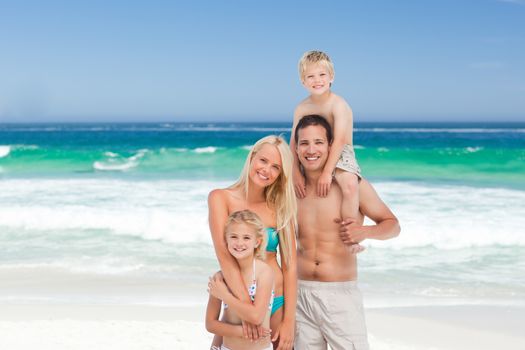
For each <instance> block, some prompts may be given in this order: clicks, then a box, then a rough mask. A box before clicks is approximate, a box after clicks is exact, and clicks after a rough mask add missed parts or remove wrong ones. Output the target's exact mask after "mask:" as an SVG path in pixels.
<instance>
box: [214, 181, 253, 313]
mask: <svg viewBox="0 0 525 350" xmlns="http://www.w3.org/2000/svg"><path fill="white" fill-rule="evenodd" d="M208 210H209V212H208V220H209V223H210V232H211V237H212V239H213V246H214V248H215V255H217V259H218V260H219V265H220V267H221V271H222V274H223V276H224V279H225V280H226V283H227V284H228V286H230V289H231V291H232V293H233V295H235V296H236V297H237V298H239V299H241V300H244V301H250V296H249V295H248V291H247V290H246V288H245V287H244V282H243V280H242V276H241V272H240V270H239V265H238V264H237V261H236V260H235V258H234V257H233V256H231V254H230V253H229V252H228V247H226V242H225V240H224V226H225V225H226V220H227V219H228V203H227V200H226V194H225V193H224V190H213V191H211V192H210V195H209V196H208ZM241 318H242V317H241Z"/></svg>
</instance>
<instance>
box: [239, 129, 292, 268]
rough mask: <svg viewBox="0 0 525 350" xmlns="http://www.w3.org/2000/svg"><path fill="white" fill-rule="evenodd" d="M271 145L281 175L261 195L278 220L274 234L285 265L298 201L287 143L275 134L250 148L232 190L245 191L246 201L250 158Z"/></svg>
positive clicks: (290, 252) (290, 153)
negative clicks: (277, 160) (275, 233)
mask: <svg viewBox="0 0 525 350" xmlns="http://www.w3.org/2000/svg"><path fill="white" fill-rule="evenodd" d="M266 144H269V145H273V146H275V147H276V148H277V150H278V151H279V154H280V155H281V162H282V169H281V173H280V174H279V176H278V177H277V179H276V180H275V182H274V183H273V184H271V185H270V186H267V187H266V188H265V189H264V196H265V198H266V204H267V205H268V207H270V208H271V209H273V210H275V216H276V221H277V227H276V230H277V234H278V235H279V245H280V248H281V251H282V252H283V254H282V256H281V259H282V260H283V261H284V263H286V264H288V262H289V261H290V256H291V254H292V249H295V247H292V237H294V235H295V227H296V223H297V221H296V217H297V214H296V213H297V200H296V199H295V192H294V188H293V184H292V165H293V156H292V152H291V151H290V147H289V146H288V144H287V143H286V141H285V140H284V139H283V138H282V137H280V136H275V135H269V136H266V137H263V138H262V139H260V140H259V141H257V142H256V143H255V145H253V147H252V149H251V150H250V153H248V157H246V162H245V163H244V167H243V169H242V172H241V175H240V176H239V179H238V180H237V182H236V183H234V184H233V185H232V186H231V188H240V189H242V190H243V191H244V194H245V196H246V198H248V191H249V184H250V181H249V174H250V167H251V164H252V160H253V157H254V156H255V155H256V154H257V152H259V151H260V150H261V148H262V147H263V146H264V145H266Z"/></svg>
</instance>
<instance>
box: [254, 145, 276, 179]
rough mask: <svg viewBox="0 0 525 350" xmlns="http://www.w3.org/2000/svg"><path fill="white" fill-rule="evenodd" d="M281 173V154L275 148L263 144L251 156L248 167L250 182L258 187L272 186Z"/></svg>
mask: <svg viewBox="0 0 525 350" xmlns="http://www.w3.org/2000/svg"><path fill="white" fill-rule="evenodd" d="M281 171H282V161H281V154H280V153H279V150H278V149H277V147H275V146H274V145H271V144H268V143H266V144H264V145H263V146H262V147H261V149H260V150H259V151H258V152H257V153H256V154H255V155H254V156H253V158H252V161H251V167H250V174H249V177H250V180H251V182H252V183H253V184H254V185H256V186H260V187H267V186H270V185H271V184H273V183H274V182H275V181H276V180H277V178H278V177H279V175H280V174H281Z"/></svg>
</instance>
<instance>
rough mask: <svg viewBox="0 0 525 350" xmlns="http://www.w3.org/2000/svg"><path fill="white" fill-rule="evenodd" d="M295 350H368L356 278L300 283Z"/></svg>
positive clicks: (361, 298)
mask: <svg viewBox="0 0 525 350" xmlns="http://www.w3.org/2000/svg"><path fill="white" fill-rule="evenodd" d="M296 310H297V311H296V329H295V344H294V347H295V349H300V350H326V345H327V343H328V344H329V345H330V347H331V348H332V349H333V350H369V346H368V339H367V332H366V325H365V317H364V312H363V297H362V295H361V292H360V291H359V288H358V287H357V282H356V281H348V282H317V281H302V280H299V281H298V284H297V309H296Z"/></svg>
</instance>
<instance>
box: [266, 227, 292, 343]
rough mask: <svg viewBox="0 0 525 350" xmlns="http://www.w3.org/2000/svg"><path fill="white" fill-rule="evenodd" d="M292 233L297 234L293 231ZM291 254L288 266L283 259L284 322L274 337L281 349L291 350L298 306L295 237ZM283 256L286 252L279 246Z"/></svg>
mask: <svg viewBox="0 0 525 350" xmlns="http://www.w3.org/2000/svg"><path fill="white" fill-rule="evenodd" d="M291 232H295V229H292V230H291ZM290 238H291V239H290V246H291V254H290V259H289V261H288V264H286V263H285V262H284V259H281V269H282V271H283V288H284V301H285V302H284V313H283V320H282V322H281V325H280V327H279V329H278V330H277V331H276V332H275V334H273V335H272V341H275V340H277V339H278V338H279V348H283V349H291V348H292V346H293V341H294V336H295V307H296V304H297V250H296V241H295V235H293V234H292V237H290ZM279 249H280V253H281V256H283V254H284V252H283V251H282V246H281V245H279Z"/></svg>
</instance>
